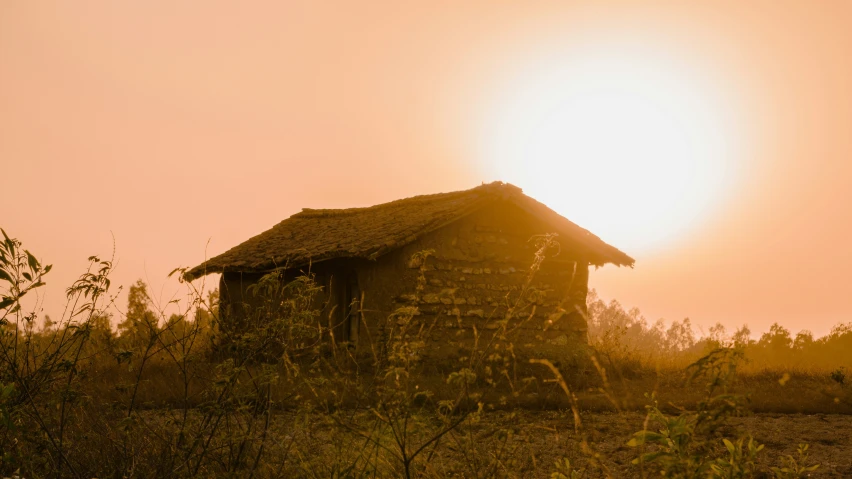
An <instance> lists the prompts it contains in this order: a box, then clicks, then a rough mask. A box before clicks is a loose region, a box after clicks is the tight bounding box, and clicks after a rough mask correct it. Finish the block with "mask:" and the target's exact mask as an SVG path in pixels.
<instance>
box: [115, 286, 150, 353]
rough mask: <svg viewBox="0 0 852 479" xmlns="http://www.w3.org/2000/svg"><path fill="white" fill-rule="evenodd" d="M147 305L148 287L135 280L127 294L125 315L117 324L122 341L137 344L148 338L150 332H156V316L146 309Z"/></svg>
mask: <svg viewBox="0 0 852 479" xmlns="http://www.w3.org/2000/svg"><path fill="white" fill-rule="evenodd" d="M148 303H149V296H148V285H147V284H145V282H144V281H142V280H141V279H140V280H137V281H136V284H134V285H132V286H130V290H129V291H128V293H127V314H126V316H125V317H124V321H122V322H121V323H119V324H118V331H119V335H120V337H121V338H122V339H124V340H128V341H130V342H132V343H134V344H138V343H140V342H144V341H145V340H146V339H147V338H148V337H150V332H151V331H153V330H156V328H157V315H156V314H154V312H153V311H151V310H150V309H148Z"/></svg>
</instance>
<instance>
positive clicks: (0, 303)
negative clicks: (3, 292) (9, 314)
mask: <svg viewBox="0 0 852 479" xmlns="http://www.w3.org/2000/svg"><path fill="white" fill-rule="evenodd" d="M14 303H15V300H14V299H12V298H9V297H5V298H3V299H2V300H0V309H6V308H8V307H9V306H11V305H12V304H14Z"/></svg>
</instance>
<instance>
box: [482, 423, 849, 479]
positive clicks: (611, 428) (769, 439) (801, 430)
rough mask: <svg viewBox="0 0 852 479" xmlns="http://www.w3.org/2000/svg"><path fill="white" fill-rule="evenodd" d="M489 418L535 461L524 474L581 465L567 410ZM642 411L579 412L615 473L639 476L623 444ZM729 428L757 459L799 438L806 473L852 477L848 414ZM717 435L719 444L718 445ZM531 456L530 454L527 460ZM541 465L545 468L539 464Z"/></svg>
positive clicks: (770, 458)
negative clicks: (748, 437) (561, 463)
mask: <svg viewBox="0 0 852 479" xmlns="http://www.w3.org/2000/svg"><path fill="white" fill-rule="evenodd" d="M492 417H493V418H494V419H493V420H494V421H497V422H504V421H505V422H506V424H507V425H508V424H515V425H516V427H517V430H518V431H517V436H516V438H515V439H516V441H518V442H520V443H522V444H523V446H522V447H521V448H519V450H518V451H517V456H519V457H524V456H526V457H528V458H529V459H528V462H533V461H535V462H536V463H537V464H535V465H533V464H530V466H532V467H531V468H530V472H531V473H532V474H531V475H530V476H529V477H548V471H552V470H553V468H552V467H551V466H552V465H553V463H554V462H556V461H557V460H558V459H559V458H560V457H561V456H564V457H568V458H569V459H572V463H577V464H584V463H585V462H586V461H585V460H584V455H583V454H582V453H581V452H580V450H579V447H578V446H579V444H578V441H577V438H576V437H575V435H574V431H573V421H572V419H571V417H570V415H568V414H566V413H561V412H529V411H522V412H518V413H515V415H514V416H512V415H511V414H508V413H494V414H492ZM644 420H645V415H644V414H640V413H624V414H615V413H597V414H585V415H584V417H583V421H584V425H585V428H586V429H587V431H588V432H589V436H590V437H589V439H590V440H591V442H592V444H593V445H594V447H595V448H596V450H597V451H598V452H599V453H600V455H601V457H602V460H603V463H604V464H606V465H607V466H608V467H609V468H610V470H611V471H612V472H613V475H615V476H616V477H625V478H628V477H639V476H640V475H641V471H639V470H638V467H637V466H634V465H632V464H631V460H632V459H633V458H634V457H636V452H637V451H636V449H635V448H631V447H628V446H626V444H625V443H626V442H627V440H628V439H629V438H630V437H631V435H632V433H634V432H636V431H638V430H641V429H642V424H643V422H644ZM731 426H732V430H731V431H728V432H731V433H737V432H741V431H742V432H750V433H751V434H752V435H753V436H754V438H755V440H757V441H758V442H759V443H761V444H764V445H765V448H764V450H763V451H762V452H761V454H760V455H759V457H760V461H759V462H760V463H761V464H763V465H766V466H780V465H781V464H780V459H781V457H782V456H783V455H788V454H792V455H795V454H796V448H797V446H798V444H799V443H808V444H809V445H810V447H809V453H810V463H811V464H820V468H819V469H817V471H815V472H814V473H813V475H812V477H852V416H846V415H830V414H814V415H804V414H791V415H788V414H756V415H753V416H750V417H745V418H738V419H734V420H732V424H731ZM721 446H722V445H721V440H720V448H721ZM533 458H535V459H533ZM542 465H543V466H545V467H542Z"/></svg>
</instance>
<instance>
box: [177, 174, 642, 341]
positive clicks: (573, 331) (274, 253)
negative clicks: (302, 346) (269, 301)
mask: <svg viewBox="0 0 852 479" xmlns="http://www.w3.org/2000/svg"><path fill="white" fill-rule="evenodd" d="M548 234H550V235H552V234H555V236H553V238H554V240H555V241H556V242H558V245H557V247H551V248H550V249H549V250H548V251H547V252H546V259H545V260H544V261H543V262H542V263H541V266H540V269H539V270H538V272H537V273H536V274H535V275H534V276H533V278H532V280H530V267H531V265H532V264H533V262H534V260H535V254H536V251H538V250H539V249H540V248H539V246H540V241H537V239H538V240H540V239H541V238H542V235H548ZM427 250H431V254H430V255H429V256H428V257H426V259H425V260H423V261H418V260H417V258H418V257H419V256H417V255H415V254H416V253H418V252H423V251H427ZM412 258H414V259H412ZM608 263H611V264H615V265H618V266H631V267H632V266H633V263H634V260H633V259H632V258H631V257H630V256H628V255H626V254H625V253H623V252H621V251H619V250H618V249H616V248H614V247H612V246H610V245H608V244H606V243H605V242H603V241H601V239H600V238H598V237H597V236H595V235H593V234H592V233H590V232H589V231H587V230H585V229H583V228H581V227H579V226H577V225H576V224H574V223H572V222H571V221H568V220H567V219H565V218H564V217H562V216H560V215H559V214H557V213H556V212H554V211H553V210H551V209H550V208H548V207H547V206H545V205H544V204H542V203H539V202H538V201H536V200H534V199H533V198H531V197H529V196H527V195H525V194H523V192H522V191H521V189H520V188H518V187H516V186H513V185H511V184H506V183H501V182H495V183H491V184H483V185H482V186H479V187H476V188H473V189H470V190H465V191H456V192H452V193H440V194H433V195H424V196H415V197H412V198H405V199H401V200H397V201H392V202H390V203H384V204H380V205H375V206H371V207H368V208H349V209H304V210H302V212H300V213H297V214H295V215H293V216H291V217H290V218H287V219H286V220H284V221H282V222H280V223H278V224H277V225H275V226H274V227H272V229H270V230H268V231H265V232H263V233H261V234H259V235H257V236H255V237H253V238H251V239H249V240H247V241H245V242H244V243H242V244H240V245H238V246H236V247H234V248H232V249H230V250H229V251H227V252H225V253H223V254H221V255H219V256H216V257H215V258H212V259H210V260H209V261H206V262H204V263H203V264H201V265H199V266H196V267H195V268H193V269H191V270H189V271H188V272H187V273H186V277H187V278H188V279H194V278H198V277H200V276H203V275H206V274H209V273H222V276H221V279H220V295H221V305H222V308H221V311H223V321H225V322H227V321H234V320H235V317H236V316H239V315H240V314H242V313H241V311H242V309H241V308H242V307H243V306H242V305H245V304H250V303H251V298H250V295H249V294H248V293H247V288H248V286H250V285H252V284H254V283H255V282H257V281H258V279H259V278H260V277H261V276H263V275H264V274H266V273H268V272H270V271H273V270H276V269H282V268H284V269H285V278H286V277H296V276H297V275H299V274H301V273H300V272H304V271H307V270H308V269H310V272H311V273H313V274H314V275H315V278H316V280H317V282H318V283H319V284H320V285H322V286H323V293H322V298H320V300H321V301H323V302H322V303H321V304H324V305H325V306H324V308H325V310H324V318H323V320H325V318H328V319H329V323H330V324H332V325H333V333H334V336H335V339H336V340H337V341H341V342H343V341H346V342H349V344H350V345H352V346H354V347H355V348H356V349H360V350H368V349H369V346H370V344H369V343H370V341H375V340H376V338H377V336H379V335H380V334H377V332H379V333H380V331H381V329H382V327H383V325H384V324H386V321H387V319H388V317H389V315H390V314H391V313H392V312H394V311H395V310H397V309H398V308H399V307H401V306H416V307H417V308H418V311H419V313H418V314H419V315H421V316H422V319H424V320H428V322H429V323H428V324H434V325H435V327H433V329H432V332H431V339H432V344H431V349H432V350H433V351H434V352H435V353H436V354H438V353H440V352H441V351H445V350H452V349H453V345H454V344H457V343H456V342H455V341H457V340H459V338H463V337H465V336H468V337H469V336H471V334H466V333H469V332H470V331H469V330H470V329H471V327H472V325H473V324H476V325H477V327H478V329H479V330H480V331H487V330H488V329H494V328H496V326H495V324H496V322H497V321H498V320H501V319H504V318H506V316H507V312H508V311H510V307H509V304H517V303H518V296H519V295H521V294H524V295H526V297H524V298H521V302H522V303H524V304H523V305H522V306H523V307H518V308H514V309H513V310H512V311H513V312H514V313H515V316H516V317H514V318H509V319H510V321H516V322H517V324H518V325H519V327H518V328H517V329H516V330H517V331H519V332H520V336H519V337H520V341H521V342H522V343H523V344H524V345H526V346H530V347H533V348H534V349H536V350H537V351H540V350H542V349H544V350H553V349H559V348H563V349H564V348H565V347H570V346H569V345H570V344H572V343H575V344H576V343H577V342H582V343H584V342H585V341H586V322H585V319H584V313H585V307H586V294H587V291H588V277H589V267H590V266H595V267H599V266H603V265H605V264H608ZM421 275H422V276H421ZM423 277H425V283H423V281H422V278H423ZM418 283H420V284H421V286H420V290H418ZM533 306H534V308H533ZM226 311H227V312H228V313H227V314H228V315H230V317H229V316H228V315H226V314H225V312H226ZM329 315H330V316H329ZM456 350H458V348H456Z"/></svg>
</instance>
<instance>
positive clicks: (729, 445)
mask: <svg viewBox="0 0 852 479" xmlns="http://www.w3.org/2000/svg"><path fill="white" fill-rule="evenodd" d="M722 442H724V443H725V448H727V449H728V452H730V453H731V454H733V453H734V451H736V448H735V447H734V443H732V442H731V441H729V440H727V439H722Z"/></svg>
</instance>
